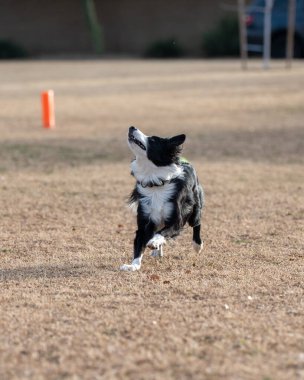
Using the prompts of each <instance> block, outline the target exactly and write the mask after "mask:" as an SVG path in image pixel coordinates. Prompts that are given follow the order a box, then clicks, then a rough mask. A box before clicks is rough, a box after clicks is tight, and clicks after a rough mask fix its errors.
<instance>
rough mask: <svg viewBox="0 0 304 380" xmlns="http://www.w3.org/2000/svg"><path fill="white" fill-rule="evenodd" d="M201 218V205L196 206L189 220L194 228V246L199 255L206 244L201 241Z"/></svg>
mask: <svg viewBox="0 0 304 380" xmlns="http://www.w3.org/2000/svg"><path fill="white" fill-rule="evenodd" d="M201 216H202V209H201V207H200V205H199V206H198V205H195V206H194V209H193V212H192V215H191V216H190V218H189V221H188V222H189V225H190V226H191V227H193V237H192V245H193V248H194V250H195V252H197V253H199V252H201V250H202V249H203V246H204V243H203V241H202V239H201V235H200V233H201Z"/></svg>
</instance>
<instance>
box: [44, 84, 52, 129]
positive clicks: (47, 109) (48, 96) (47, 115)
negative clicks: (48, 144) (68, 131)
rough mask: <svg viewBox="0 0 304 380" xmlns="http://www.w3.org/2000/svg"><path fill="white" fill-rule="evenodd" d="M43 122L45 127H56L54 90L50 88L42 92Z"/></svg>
mask: <svg viewBox="0 0 304 380" xmlns="http://www.w3.org/2000/svg"><path fill="white" fill-rule="evenodd" d="M41 104H42V122H43V126H44V128H54V127H55V104H54V91H53V90H48V91H44V92H42V93H41Z"/></svg>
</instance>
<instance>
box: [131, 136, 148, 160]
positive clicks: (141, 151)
mask: <svg viewBox="0 0 304 380" xmlns="http://www.w3.org/2000/svg"><path fill="white" fill-rule="evenodd" d="M132 135H133V136H134V137H135V138H136V140H138V141H140V142H141V143H142V144H143V145H144V146H145V148H146V150H144V149H142V148H141V147H140V146H138V145H137V144H136V143H135V142H134V141H130V140H128V144H129V147H130V149H131V150H132V152H133V153H134V154H135V156H136V157H147V146H148V136H146V135H145V134H144V133H142V132H141V131H140V130H139V129H135V130H134V131H133V132H132Z"/></svg>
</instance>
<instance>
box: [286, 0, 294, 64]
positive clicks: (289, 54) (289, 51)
mask: <svg viewBox="0 0 304 380" xmlns="http://www.w3.org/2000/svg"><path fill="white" fill-rule="evenodd" d="M295 18H296V2H295V0H289V4H288V33H287V45H286V68H287V69H290V68H291V62H292V58H293V55H294V52H293V50H294V34H295Z"/></svg>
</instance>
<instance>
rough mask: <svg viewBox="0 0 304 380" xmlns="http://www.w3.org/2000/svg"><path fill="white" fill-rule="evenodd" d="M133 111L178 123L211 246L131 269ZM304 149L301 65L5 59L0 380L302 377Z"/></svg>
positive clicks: (137, 116)
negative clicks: (43, 113)
mask: <svg viewBox="0 0 304 380" xmlns="http://www.w3.org/2000/svg"><path fill="white" fill-rule="evenodd" d="M48 88H53V89H54V90H55V94H56V112H57V115H56V116H57V128H56V129H55V130H43V129H42V128H41V122H40V98H39V94H40V91H42V90H44V89H48ZM130 125H135V126H137V127H139V128H141V129H142V130H143V131H144V132H145V133H146V134H156V135H157V134H159V135H163V136H168V135H173V134H177V133H183V132H185V133H186V134H187V141H186V143H185V146H184V153H183V155H184V156H185V157H187V158H188V159H190V160H191V161H192V162H193V163H194V165H195V166H196V169H197V171H198V173H199V177H200V180H201V182H202V183H203V185H204V188H205V192H206V208H205V214H204V219H203V237H204V241H205V248H204V251H203V253H202V254H200V255H197V254H196V253H195V252H194V251H193V250H192V248H191V231H190V229H189V228H186V229H185V231H184V233H183V234H182V235H181V236H180V237H179V238H178V239H177V240H176V241H175V242H171V243H170V244H168V245H167V246H166V247H165V257H164V258H163V259H162V260H155V259H153V258H152V257H150V256H149V252H148V251H147V252H146V255H145V258H144V260H143V266H142V270H141V271H140V272H138V273H126V272H120V271H119V270H118V268H119V266H120V265H121V264H124V263H128V262H130V260H131V257H132V240H133V237H134V231H135V220H134V216H133V215H132V214H131V212H130V211H129V210H128V209H127V207H126V205H125V200H126V197H127V195H128V194H129V192H130V191H131V189H132V186H133V178H132V177H131V176H130V175H129V161H130V159H131V158H132V156H131V153H130V152H129V150H128V148H127V144H126V133H127V128H128V127H129V126H130ZM303 164H304V65H303V63H300V62H298V63H295V65H294V67H293V69H292V70H291V71H286V70H285V69H284V64H283V63H282V62H276V63H274V64H273V66H272V69H271V70H270V71H267V72H265V71H262V70H261V69H260V67H259V63H258V62H253V63H252V64H251V68H250V70H249V71H248V72H241V71H240V69H239V63H238V62H235V61H223V62H220V61H219V62H212V61H209V62H204V61H199V60H197V61H191V60H189V61H175V62H171V61H166V62H158V61H155V62H149V61H145V62H143V61H127V60H126V61H83V62H64V61H62V62H58V61H49V62H43V61H41V62H39V61H35V62H15V63H1V64H0V194H1V197H0V216H1V224H0V236H1V245H0V259H1V265H0V284H1V288H0V289H1V290H0V305H1V319H0V331H1V334H0V379H3V380H8V379H48V380H55V379H74V380H78V379H79V380H81V379H150V380H152V379H180V380H183V379H207V380H216V379H228V380H247V379H257V380H290V379H303V378H304V337H303V333H304V313H303V310H304V297H303V294H304V292H303V261H304V260H303V258H304V256H303V251H304V236H303V231H304V192H303V190H304V170H303V169H304V165H303Z"/></svg>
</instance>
